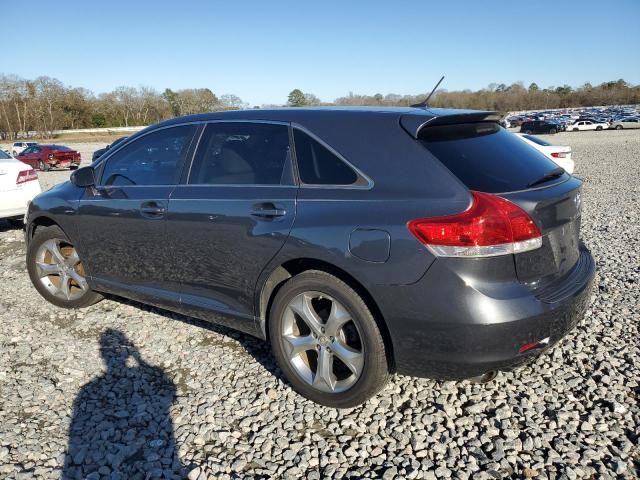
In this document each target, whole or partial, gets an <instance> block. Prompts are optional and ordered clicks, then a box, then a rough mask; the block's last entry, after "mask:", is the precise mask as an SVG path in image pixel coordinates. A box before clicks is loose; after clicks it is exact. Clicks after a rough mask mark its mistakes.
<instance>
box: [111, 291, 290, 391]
mask: <svg viewBox="0 0 640 480" xmlns="http://www.w3.org/2000/svg"><path fill="white" fill-rule="evenodd" d="M103 295H104V296H105V298H108V299H109V300H112V301H114V302H117V303H120V304H123V305H129V306H131V307H134V308H137V309H139V310H144V311H147V312H152V313H155V314H157V315H160V316H162V317H165V318H168V319H170V320H173V321H179V322H182V323H185V324H187V325H193V326H195V327H198V328H202V329H204V330H208V331H210V332H212V333H217V334H219V335H224V336H225V337H229V338H233V339H234V340H237V341H238V342H239V343H240V345H241V346H242V348H243V350H244V351H245V352H247V353H248V354H249V355H251V356H252V357H253V359H254V360H255V361H257V362H258V363H259V364H260V365H261V366H262V368H264V369H265V370H266V371H267V372H269V373H270V374H271V375H273V376H274V377H275V378H276V379H277V380H279V381H281V382H282V383H284V384H286V385H290V384H289V382H288V380H287V378H286V377H285V376H284V373H283V372H282V370H280V367H278V364H277V363H276V360H275V358H274V356H273V354H272V352H271V347H270V345H269V343H268V342H265V341H264V340H261V339H259V338H257V337H254V336H252V335H249V334H248V333H244V332H241V331H239V330H234V329H233V328H230V327H225V326H224V325H219V324H216V323H213V322H208V321H206V320H200V319H198V318H195V317H190V316H188V315H184V314H181V313H177V312H172V311H169V310H164V309H162V308H159V307H155V306H153V305H149V304H146V303H141V302H137V301H136V300H131V299H128V298H124V297H118V296H117V295H111V294H103ZM212 348H215V347H212Z"/></svg>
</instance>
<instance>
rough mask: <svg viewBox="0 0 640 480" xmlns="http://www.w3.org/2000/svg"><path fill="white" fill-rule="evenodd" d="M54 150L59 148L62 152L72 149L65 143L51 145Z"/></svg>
mask: <svg viewBox="0 0 640 480" xmlns="http://www.w3.org/2000/svg"><path fill="white" fill-rule="evenodd" d="M51 148H52V149H53V150H59V151H61V152H70V151H71V149H70V148H69V147H65V146H64V145H51Z"/></svg>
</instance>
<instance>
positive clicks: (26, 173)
mask: <svg viewBox="0 0 640 480" xmlns="http://www.w3.org/2000/svg"><path fill="white" fill-rule="evenodd" d="M37 179H38V173H37V172H36V171H35V170H34V169H30V170H23V171H21V172H20V173H18V178H17V179H16V185H22V184H23V183H27V182H31V181H33V180H37Z"/></svg>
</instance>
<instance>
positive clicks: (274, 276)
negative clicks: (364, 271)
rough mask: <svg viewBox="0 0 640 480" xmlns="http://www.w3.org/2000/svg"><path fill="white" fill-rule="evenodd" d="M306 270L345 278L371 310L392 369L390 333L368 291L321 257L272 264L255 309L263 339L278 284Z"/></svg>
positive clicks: (393, 369)
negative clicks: (274, 265)
mask: <svg viewBox="0 0 640 480" xmlns="http://www.w3.org/2000/svg"><path fill="white" fill-rule="evenodd" d="M308 270H320V271H323V272H326V273H329V274H331V275H333V276H335V277H336V278H338V279H340V280H342V281H343V282H345V283H346V284H347V285H349V287H351V288H352V289H353V290H354V291H355V292H356V293H357V294H358V295H360V297H362V299H363V300H364V302H365V303H366V304H367V307H369V309H370V310H371V314H372V315H373V318H374V319H375V321H376V324H377V325H378V328H379V330H380V334H381V335H382V339H383V341H384V346H385V350H386V352H387V363H388V366H389V371H391V372H393V371H395V361H394V358H395V356H394V351H393V342H392V340H391V334H390V332H389V329H388V327H387V324H386V321H385V319H384V317H383V315H382V312H381V310H380V308H379V307H378V305H377V303H376V301H375V300H374V299H373V296H372V295H371V294H370V293H369V291H368V290H367V289H366V288H365V287H364V285H362V283H360V282H359V281H358V280H357V279H356V278H355V277H353V276H352V275H351V274H349V273H348V272H346V271H345V270H344V269H342V268H340V267H337V266H336V265H333V264H331V263H329V262H326V261H324V260H319V259H315V258H297V259H292V260H287V261H286V262H284V263H282V264H280V265H278V266H277V267H275V268H274V269H273V270H272V271H271V273H270V274H269V276H268V277H267V279H266V280H265V281H264V283H263V284H262V286H261V289H260V294H259V298H258V300H257V303H258V305H257V312H258V319H259V321H260V327H259V330H260V332H261V334H262V335H263V336H264V338H265V339H268V338H269V321H268V318H269V312H270V310H271V305H272V303H273V300H274V298H275V296H276V294H277V293H278V290H279V289H280V287H281V286H282V285H283V284H284V283H285V282H286V281H287V280H289V279H290V278H292V277H294V276H296V275H298V274H300V273H303V272H306V271H308Z"/></svg>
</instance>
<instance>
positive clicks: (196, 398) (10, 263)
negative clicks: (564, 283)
mask: <svg viewBox="0 0 640 480" xmlns="http://www.w3.org/2000/svg"><path fill="white" fill-rule="evenodd" d="M552 140H553V141H554V142H555V143H558V144H560V143H566V144H569V145H571V146H572V147H573V148H574V152H575V159H576V162H577V170H576V175H578V176H580V177H582V178H583V179H584V180H585V187H584V195H583V198H584V208H585V210H584V218H583V236H584V238H585V240H586V242H587V243H588V245H589V246H590V247H591V248H592V251H593V254H594V256H595V258H596V260H597V264H598V275H599V277H598V281H597V288H596V291H595V292H594V299H593V303H592V305H591V308H590V309H589V310H588V312H587V314H586V317H585V319H584V320H583V321H582V322H581V323H580V324H579V327H578V328H577V329H576V330H575V331H574V332H573V333H572V334H571V335H570V336H568V337H567V338H566V339H565V340H564V342H563V343H562V344H561V345H559V346H557V347H556V348H555V349H553V350H552V351H551V352H550V353H549V354H547V355H544V356H543V357H541V358H540V359H539V360H538V361H537V362H536V363H534V364H532V365H529V366H526V367H523V368H521V369H519V370H517V371H515V372H511V373H503V374H501V375H499V376H498V377H497V379H496V380H494V381H493V382H492V383H490V384H486V385H477V384H472V383H469V382H460V383H455V382H435V381H431V380H426V379H416V378H408V377H401V376H395V377H394V378H393V379H392V381H391V382H390V383H389V385H388V386H387V388H386V389H385V390H384V391H383V392H381V393H380V394H379V395H378V396H376V397H375V398H373V399H372V400H371V401H369V402H367V403H366V404H365V405H363V406H361V407H358V408H354V409H351V410H344V411H338V410H332V409H328V408H324V407H320V406H318V405H315V404H313V403H311V402H309V401H307V400H305V399H303V398H301V397H300V396H298V395H296V394H295V393H294V392H293V391H292V390H291V389H290V388H289V387H288V386H287V384H286V383H285V382H284V381H283V380H282V378H281V376H280V373H279V371H278V369H277V367H276V366H275V365H274V362H273V359H272V357H271V356H270V354H269V349H268V347H267V346H266V345H265V344H264V343H263V342H261V341H259V340H256V339H254V338H251V337H248V336H245V335H242V334H239V333H235V332H233V331H231V330H227V329H224V328H219V327H210V326H206V325H205V324H203V323H202V322H199V321H196V320H193V319H189V318H186V317H182V316H179V315H175V314H171V313H167V312H163V311H160V310H156V309H154V308H149V307H146V306H143V305H140V304H137V303H132V302H127V301H122V300H117V299H111V300H107V301H103V302H102V303H99V304H97V305H95V306H93V307H90V308H88V309H85V310H80V311H66V310H62V309H59V308H56V307H54V306H52V305H49V304H48V303H46V302H45V301H44V300H42V299H41V298H40V297H39V296H38V294H37V293H36V291H35V290H34V289H33V288H32V286H31V284H30V282H29V279H28V277H27V272H26V269H25V265H24V253H25V252H24V245H23V241H22V233H21V232H20V231H18V230H12V229H10V227H9V226H8V225H7V224H4V223H0V275H1V276H2V282H1V285H2V287H1V293H0V322H2V329H1V330H0V478H60V477H61V476H62V477H63V478H89V479H98V478H105V479H114V480H115V479H127V478H139V479H146V478H161V477H165V478H179V477H180V476H182V475H187V474H188V477H189V478H190V479H205V478H295V479H297V478H308V479H319V478H383V479H386V480H388V479H393V478H430V479H433V478H460V479H466V478H478V479H492V478H561V479H574V478H603V479H607V478H637V477H638V476H639V471H640V454H639V451H638V446H637V445H638V439H639V438H640V407H639V403H638V394H639V393H640V387H639V381H640V368H639V366H638V358H639V353H640V351H639V350H640V347H639V343H638V323H639V318H640V316H639V314H638V299H639V297H640V289H639V288H638V283H639V282H640V266H639V260H638V258H639V257H638V251H640V227H639V222H640V205H639V200H640V195H639V181H640V166H639V163H640V162H639V159H640V131H622V132H593V133H592V132H581V133H563V134H558V135H556V136H554V137H553V138H552ZM83 148H87V149H90V148H91V145H85V147H83ZM83 157H84V158H85V159H89V158H90V156H89V155H85V154H84V152H83ZM67 177H68V172H47V173H43V174H41V176H40V178H41V182H42V183H43V186H45V187H47V186H49V185H50V184H52V182H53V183H55V182H57V181H61V180H63V179H64V178H67ZM80 465H82V468H84V472H85V476H84V477H83V476H81V475H80V473H79V471H80V470H79V469H80V467H79V466H80ZM87 472H91V473H90V474H89V475H86V473H87ZM136 472H137V473H136Z"/></svg>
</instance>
